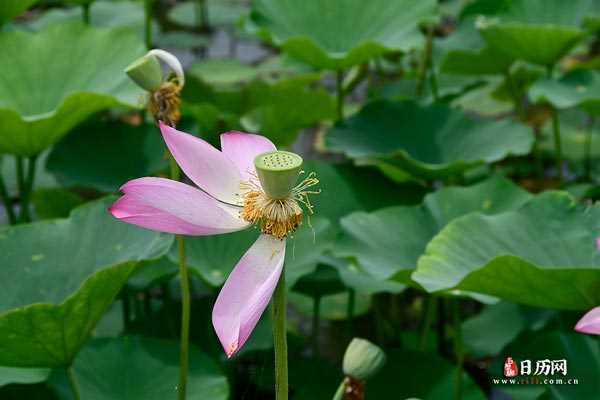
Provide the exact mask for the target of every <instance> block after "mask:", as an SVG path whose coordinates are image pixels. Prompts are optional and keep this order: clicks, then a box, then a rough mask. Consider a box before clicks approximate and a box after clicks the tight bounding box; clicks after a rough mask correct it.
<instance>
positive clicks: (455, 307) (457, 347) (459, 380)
mask: <svg viewBox="0 0 600 400" xmlns="http://www.w3.org/2000/svg"><path fill="white" fill-rule="evenodd" d="M452 317H453V323H454V354H455V355H456V364H457V368H456V383H455V386H454V398H455V399H456V400H460V399H461V398H462V386H463V360H464V354H463V353H464V352H463V343H462V326H461V319H460V300H458V299H457V300H455V301H453V304H452Z"/></svg>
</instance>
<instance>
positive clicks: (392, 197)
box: [304, 160, 426, 226]
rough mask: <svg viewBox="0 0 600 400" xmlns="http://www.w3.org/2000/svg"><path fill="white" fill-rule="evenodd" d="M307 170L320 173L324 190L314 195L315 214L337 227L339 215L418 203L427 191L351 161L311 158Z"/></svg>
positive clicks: (305, 167)
mask: <svg viewBox="0 0 600 400" xmlns="http://www.w3.org/2000/svg"><path fill="white" fill-rule="evenodd" d="M304 169H305V170H306V171H307V172H315V173H316V174H317V177H318V178H319V187H320V188H321V189H322V191H321V193H320V194H318V195H316V196H313V197H312V198H311V202H312V204H313V206H314V209H315V215H316V216H319V217H323V216H324V217H327V218H328V219H329V221H330V222H331V223H332V224H334V225H335V226H338V224H339V222H338V221H339V220H340V218H342V217H343V216H344V215H347V214H349V213H351V212H352V211H357V210H365V211H372V210H377V209H379V208H382V207H389V206H395V205H400V204H403V205H408V204H410V205H412V204H418V203H420V202H421V201H422V200H423V196H424V195H425V193H426V189H425V188H424V187H422V186H420V185H417V184H414V183H407V184H394V182H392V181H390V180H389V179H387V178H386V177H385V176H382V175H381V174H379V173H377V171H376V170H371V169H369V168H356V167H354V166H352V165H349V164H338V165H335V164H329V163H326V162H323V161H317V160H308V161H306V163H305V164H304Z"/></svg>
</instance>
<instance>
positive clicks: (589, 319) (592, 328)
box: [575, 306, 600, 335]
mask: <svg viewBox="0 0 600 400" xmlns="http://www.w3.org/2000/svg"><path fill="white" fill-rule="evenodd" d="M575 330H576V331H578V332H582V333H589V334H592V335H600V306H598V307H595V308H592V309H591V310H590V311H588V312H587V314H585V315H584V316H583V317H582V318H581V319H580V320H579V322H577V325H575Z"/></svg>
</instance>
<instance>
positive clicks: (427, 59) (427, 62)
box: [416, 26, 437, 99]
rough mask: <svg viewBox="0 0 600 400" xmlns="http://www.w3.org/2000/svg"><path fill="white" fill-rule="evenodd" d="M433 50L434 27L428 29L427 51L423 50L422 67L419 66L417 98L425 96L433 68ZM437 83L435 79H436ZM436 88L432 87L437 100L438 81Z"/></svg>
mask: <svg viewBox="0 0 600 400" xmlns="http://www.w3.org/2000/svg"><path fill="white" fill-rule="evenodd" d="M432 49H433V26H430V27H428V28H427V40H426V42H425V49H423V58H422V60H421V65H420V66H419V75H418V76H417V88H416V91H417V97H421V96H422V95H423V89H424V87H425V79H426V78H427V72H428V71H429V70H430V67H431V52H432ZM434 81H435V79H434ZM435 82H436V88H435V91H434V88H433V87H432V93H433V94H434V98H435V99H437V81H435Z"/></svg>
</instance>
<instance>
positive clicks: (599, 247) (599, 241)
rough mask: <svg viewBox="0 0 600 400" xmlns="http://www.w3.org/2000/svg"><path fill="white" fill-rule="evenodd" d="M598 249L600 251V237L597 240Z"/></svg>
mask: <svg viewBox="0 0 600 400" xmlns="http://www.w3.org/2000/svg"><path fill="white" fill-rule="evenodd" d="M596 249H598V250H600V236H598V237H597V238H596Z"/></svg>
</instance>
